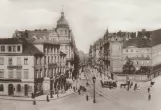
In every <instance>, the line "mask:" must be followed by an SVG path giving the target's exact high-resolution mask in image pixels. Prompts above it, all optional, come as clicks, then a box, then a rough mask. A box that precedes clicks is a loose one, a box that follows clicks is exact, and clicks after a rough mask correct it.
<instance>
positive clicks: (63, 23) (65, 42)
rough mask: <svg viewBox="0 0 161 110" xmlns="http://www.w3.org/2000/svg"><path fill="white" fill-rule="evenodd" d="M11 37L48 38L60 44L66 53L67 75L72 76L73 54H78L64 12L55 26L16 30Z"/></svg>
mask: <svg viewBox="0 0 161 110" xmlns="http://www.w3.org/2000/svg"><path fill="white" fill-rule="evenodd" d="M13 37H14V38H15V37H25V38H29V39H32V40H33V39H37V38H38V39H48V40H50V41H52V42H54V43H55V42H56V43H58V44H60V51H62V52H63V53H65V54H66V61H67V62H66V65H67V68H66V70H67V71H68V72H69V77H72V73H73V70H74V69H75V67H77V66H76V65H74V63H73V62H74V61H75V59H74V58H75V56H76V55H78V52H77V48H76V45H75V40H74V36H73V33H72V30H71V29H70V27H69V24H68V22H67V20H66V18H65V15H64V12H61V16H60V18H59V19H58V21H57V25H56V28H52V29H49V30H48V29H35V30H25V31H18V30H16V31H15V33H14V34H13Z"/></svg>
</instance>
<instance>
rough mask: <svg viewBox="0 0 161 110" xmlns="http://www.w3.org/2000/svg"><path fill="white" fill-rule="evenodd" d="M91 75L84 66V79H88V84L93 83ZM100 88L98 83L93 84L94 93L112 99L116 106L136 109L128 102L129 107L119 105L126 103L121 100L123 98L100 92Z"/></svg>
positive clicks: (128, 109) (130, 109)
mask: <svg viewBox="0 0 161 110" xmlns="http://www.w3.org/2000/svg"><path fill="white" fill-rule="evenodd" d="M92 76H93V74H92V73H91V71H90V70H89V69H88V68H86V75H85V77H86V79H89V80H90V84H91V85H93V82H92ZM90 88H91V87H90ZM101 88H102V87H101V86H100V85H98V84H97V85H95V89H96V93H97V94H99V95H101V96H102V97H103V98H105V99H106V100H108V101H112V102H113V103H114V104H115V105H116V106H118V107H124V109H125V110H132V109H133V110H136V108H135V107H133V105H131V104H130V107H127V106H121V105H122V104H123V105H127V102H126V101H125V100H123V98H121V97H118V96H116V97H115V96H111V95H107V94H106V93H104V92H102V90H100V89H101ZM137 109H138V108H137Z"/></svg>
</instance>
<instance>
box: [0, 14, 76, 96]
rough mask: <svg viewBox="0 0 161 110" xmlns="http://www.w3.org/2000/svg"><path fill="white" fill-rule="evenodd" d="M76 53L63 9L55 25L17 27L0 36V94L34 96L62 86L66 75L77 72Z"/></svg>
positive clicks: (63, 87) (67, 76)
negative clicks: (4, 36)
mask: <svg viewBox="0 0 161 110" xmlns="http://www.w3.org/2000/svg"><path fill="white" fill-rule="evenodd" d="M76 57H78V51H77V48H76V45H75V40H74V36H73V33H72V30H71V29H70V27H69V24H68V22H67V20H66V19H65V16H64V12H61V17H60V18H59V20H58V21H57V26H56V28H53V29H50V30H48V29H35V30H25V31H18V30H16V31H15V33H14V34H13V37H12V38H1V39H0V95H10V96H31V95H32V94H34V95H35V96H37V95H42V94H50V93H51V94H52V93H53V91H54V90H56V89H59V90H60V89H65V86H64V82H66V78H72V77H75V78H76V76H77V73H73V72H74V70H75V69H76V68H75V67H77V64H76V63H74V62H75V58H76ZM60 80H61V81H60ZM62 80H64V82H63V81H62Z"/></svg>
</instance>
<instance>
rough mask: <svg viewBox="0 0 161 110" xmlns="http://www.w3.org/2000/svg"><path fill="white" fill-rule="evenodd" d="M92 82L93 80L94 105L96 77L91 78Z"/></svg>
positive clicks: (94, 100)
mask: <svg viewBox="0 0 161 110" xmlns="http://www.w3.org/2000/svg"><path fill="white" fill-rule="evenodd" d="M92 80H93V103H96V98H95V97H96V96H95V82H96V77H95V76H93V77H92Z"/></svg>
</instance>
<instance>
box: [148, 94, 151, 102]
mask: <svg viewBox="0 0 161 110" xmlns="http://www.w3.org/2000/svg"><path fill="white" fill-rule="evenodd" d="M150 100H151V95H150V93H149V95H148V101H150Z"/></svg>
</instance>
